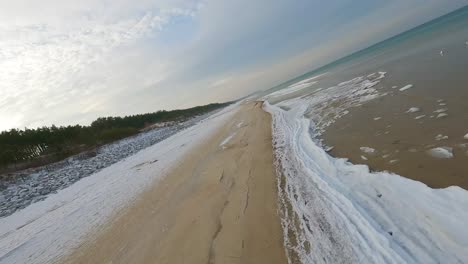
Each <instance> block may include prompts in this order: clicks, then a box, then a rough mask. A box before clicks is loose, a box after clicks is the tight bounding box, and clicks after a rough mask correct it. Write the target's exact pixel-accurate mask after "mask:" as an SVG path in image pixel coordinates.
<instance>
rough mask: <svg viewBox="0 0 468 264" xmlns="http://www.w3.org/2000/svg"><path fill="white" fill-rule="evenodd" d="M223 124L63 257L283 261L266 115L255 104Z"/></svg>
mask: <svg viewBox="0 0 468 264" xmlns="http://www.w3.org/2000/svg"><path fill="white" fill-rule="evenodd" d="M227 122H228V123H227V124H225V125H224V126H223V127H222V128H221V129H219V130H218V131H217V132H216V133H215V134H214V135H213V136H211V137H210V138H209V139H208V140H206V141H204V142H201V143H200V145H199V146H197V147H196V148H194V149H192V150H191V151H189V153H188V154H187V155H185V156H184V158H183V159H182V160H179V161H177V163H178V165H177V166H176V167H175V168H174V169H173V170H170V171H169V172H168V173H167V174H166V176H165V177H164V178H163V179H162V180H161V181H160V182H159V183H157V184H155V185H154V186H153V187H151V188H149V190H148V191H146V192H145V193H144V194H142V195H141V196H140V198H139V199H138V200H137V201H136V202H135V203H134V204H133V205H132V206H131V207H129V208H128V209H126V210H125V211H124V212H123V213H122V214H121V215H120V216H119V217H117V218H115V219H114V221H112V222H111V223H110V224H109V225H108V226H107V227H106V229H105V230H103V232H101V233H98V234H97V236H95V238H93V239H92V240H89V239H88V241H87V242H86V243H84V244H82V245H81V246H80V247H78V248H77V249H76V250H75V251H74V252H73V253H72V254H70V255H69V256H66V257H65V258H63V259H62V261H63V262H66V263H107V262H109V261H112V262H113V263H129V262H133V263H184V262H185V263H287V259H286V256H285V250H284V246H283V231H282V228H281V224H280V218H279V215H278V197H277V180H276V174H275V171H274V167H273V149H272V144H271V139H272V135H271V116H270V114H268V113H266V112H264V111H263V109H262V104H261V103H259V102H255V103H249V104H244V105H241V106H239V108H238V112H237V113H236V114H235V115H234V117H232V118H230V119H229V121H227ZM116 249H118V250H116Z"/></svg>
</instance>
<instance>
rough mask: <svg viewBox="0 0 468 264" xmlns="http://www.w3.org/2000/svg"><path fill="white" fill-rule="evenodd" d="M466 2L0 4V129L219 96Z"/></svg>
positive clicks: (91, 0)
mask: <svg viewBox="0 0 468 264" xmlns="http://www.w3.org/2000/svg"><path fill="white" fill-rule="evenodd" d="M466 4H468V0H393V1H389V0H359V1H355V0H330V1H322V0H294V1H290V0H256V1H252V0H231V1H221V0H206V1H197V0H139V1H134V0H42V1H35V0H30V1H28V0H15V1H7V0H0V130H5V129H9V128H13V127H17V128H23V127H25V126H27V127H37V126H42V125H51V124H57V125H68V124H76V123H79V124H89V123H90V122H91V121H92V120H94V119H95V118H97V117H99V116H109V115H128V114H136V113H145V112H153V111H156V110H159V109H174V108H182V107H190V106H194V105H199V104H206V103H210V102H215V101H226V100H231V99H235V98H238V97H240V96H244V95H247V94H249V93H252V92H254V91H257V90H261V89H266V88H269V87H271V86H274V85H276V84H278V83H280V82H284V81H287V80H288V79H290V78H293V77H295V76H297V75H300V74H302V73H304V72H307V71H309V70H312V69H314V68H316V67H319V66H321V65H323V64H325V63H328V62H331V61H332V60H335V59H337V58H340V57H342V56H345V55H347V54H349V53H351V52H353V51H356V50H358V49H361V48H364V47H366V46H369V45H371V44H373V43H375V42H378V41H380V40H383V39H385V38H387V37H389V36H392V35H394V34H397V33H399V32H402V31H404V30H407V29H409V28H412V27H414V26H416V25H419V24H421V23H423V22H426V21H428V20H430V19H432V18H435V17H438V16H440V15H442V14H445V13H447V12H450V11H452V10H454V9H457V8H459V7H461V6H463V5H466Z"/></svg>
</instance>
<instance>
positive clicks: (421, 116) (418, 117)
mask: <svg viewBox="0 0 468 264" xmlns="http://www.w3.org/2000/svg"><path fill="white" fill-rule="evenodd" d="M425 116H426V115H420V116H417V117H415V118H414V119H416V120H418V119H421V118H423V117H425Z"/></svg>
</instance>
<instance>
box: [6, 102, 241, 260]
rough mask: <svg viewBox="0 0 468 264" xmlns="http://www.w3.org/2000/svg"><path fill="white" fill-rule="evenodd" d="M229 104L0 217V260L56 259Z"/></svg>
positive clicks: (223, 116) (226, 113)
mask: <svg viewBox="0 0 468 264" xmlns="http://www.w3.org/2000/svg"><path fill="white" fill-rule="evenodd" d="M235 109H236V106H235V105H234V106H230V107H228V108H225V109H224V110H222V111H220V112H218V113H217V114H214V115H212V116H210V117H209V118H208V119H206V120H204V121H202V122H201V123H199V124H197V125H195V126H192V127H190V128H188V129H186V130H183V131H181V132H179V133H177V134H176V135H174V136H172V137H170V138H168V139H166V140H163V141H161V142H159V143H157V144H155V145H153V146H151V147H148V148H146V149H144V150H141V151H140V152H138V153H136V154H135V155H133V156H130V157H128V158H126V159H125V160H122V161H120V162H118V163H115V164H113V165H112V166H109V167H107V168H105V169H103V170H101V171H99V172H97V173H95V174H93V175H91V176H89V177H86V178H83V179H82V180H80V181H78V182H76V183H75V184H73V185H71V186H70V187H68V188H66V189H63V190H60V191H59V192H58V193H56V194H53V195H50V196H49V197H48V198H47V199H45V200H43V201H40V202H37V203H34V204H32V205H30V206H28V207H26V208H25V209H22V210H20V211H17V212H15V213H14V214H12V215H10V216H7V217H5V218H1V219H0V263H1V264H15V263H28V264H29V263H32V264H35V263H56V261H57V259H58V258H60V257H61V256H64V255H67V253H69V251H70V250H72V249H74V248H76V247H77V246H79V245H80V243H81V242H82V241H84V240H86V239H89V236H91V235H92V234H93V233H95V232H97V231H98V230H100V229H102V226H103V225H104V224H105V223H107V221H108V220H109V218H111V217H112V216H113V215H114V214H115V213H116V212H118V211H119V210H121V209H122V208H124V207H125V206H127V205H129V204H131V202H132V201H133V200H134V199H135V198H136V197H137V196H138V194H140V193H142V192H143V191H144V190H145V189H146V188H148V186H152V184H155V183H157V182H158V181H159V180H160V179H161V177H162V176H163V175H164V174H165V172H166V171H168V170H169V169H171V168H172V167H173V166H175V165H176V164H177V162H178V161H179V160H180V159H181V158H182V157H183V156H184V155H185V154H186V153H187V152H188V151H189V150H190V149H192V148H193V147H194V146H196V145H198V144H199V142H201V141H203V140H204V139H206V138H209V137H210V136H211V135H212V134H213V133H214V132H215V131H217V129H219V127H221V126H222V125H223V124H224V123H225V122H226V120H228V119H229V118H230V117H231V116H232V114H234V113H235V112H236V110H235Z"/></svg>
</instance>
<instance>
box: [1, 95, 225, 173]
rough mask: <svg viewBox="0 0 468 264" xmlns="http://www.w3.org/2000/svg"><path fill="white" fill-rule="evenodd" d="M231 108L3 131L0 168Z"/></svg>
mask: <svg viewBox="0 0 468 264" xmlns="http://www.w3.org/2000/svg"><path fill="white" fill-rule="evenodd" d="M228 104H229V103H222V104H220V103H214V104H208V105H204V106H197V107H192V108H188V109H180V110H172V111H165V110H162V111H158V112H154V113H147V114H138V115H129V116H125V117H100V118H98V119H96V120H95V121H93V122H92V123H91V125H89V126H81V125H74V126H59V127H57V126H55V125H52V126H51V127H40V128H36V129H28V128H25V129H23V130H20V129H11V130H9V131H3V132H1V133H0V167H8V166H10V165H13V164H17V163H22V162H27V161H33V160H35V159H39V158H41V157H44V156H51V157H53V159H54V160H57V159H60V158H64V157H66V156H69V155H71V154H75V153H77V152H79V151H81V150H84V149H87V148H91V147H95V146H98V145H101V144H106V143H109V142H112V141H115V140H119V139H122V138H125V137H128V136H131V135H134V134H137V133H138V132H139V131H140V130H141V129H142V128H145V127H146V126H148V125H151V124H155V123H161V122H170V121H184V120H186V119H188V118H191V117H194V116H197V115H201V114H204V113H207V112H209V111H212V110H215V109H218V108H221V107H225V106H226V105H228Z"/></svg>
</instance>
